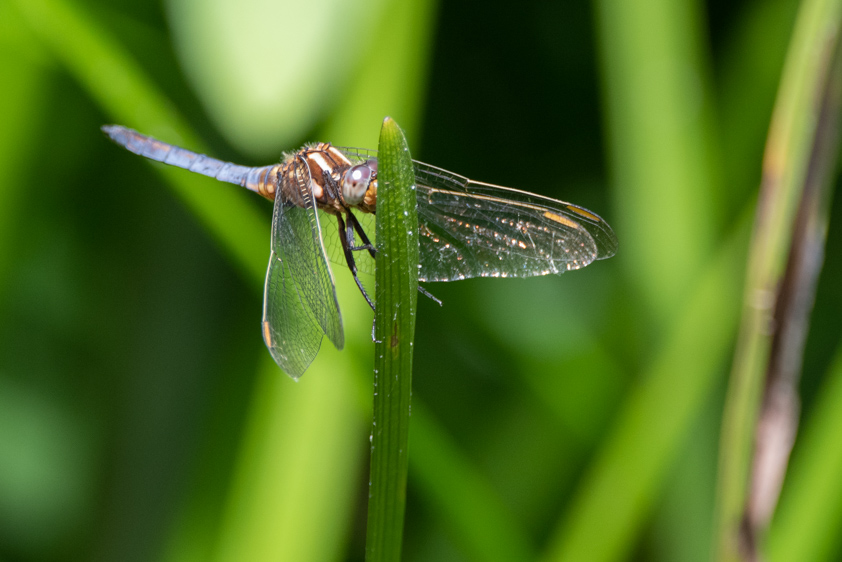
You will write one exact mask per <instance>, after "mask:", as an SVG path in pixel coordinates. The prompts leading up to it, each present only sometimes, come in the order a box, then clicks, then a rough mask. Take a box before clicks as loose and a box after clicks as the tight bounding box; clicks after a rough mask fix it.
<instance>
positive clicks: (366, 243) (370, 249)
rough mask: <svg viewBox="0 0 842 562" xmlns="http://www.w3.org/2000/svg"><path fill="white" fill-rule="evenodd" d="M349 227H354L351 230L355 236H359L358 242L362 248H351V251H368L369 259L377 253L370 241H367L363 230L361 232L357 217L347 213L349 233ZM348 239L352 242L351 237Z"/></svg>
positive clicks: (361, 228)
mask: <svg viewBox="0 0 842 562" xmlns="http://www.w3.org/2000/svg"><path fill="white" fill-rule="evenodd" d="M351 225H353V227H354V228H353V229H354V230H356V231H357V234H359V236H360V240H362V241H363V243H362V246H358V247H354V248H351V249H352V250H368V253H369V254H371V257H374V255H375V254H376V253H377V252H376V251H375V249H374V245H373V244H372V243H371V240H369V238H368V236H367V235H366V233H365V230H363V227H362V225H361V224H360V221H358V220H357V217H355V216H354V213H351V212H349V213H348V227H349V231H350V230H351V229H350V227H351ZM352 234H353V232H352ZM349 238H350V239H351V240H353V236H349Z"/></svg>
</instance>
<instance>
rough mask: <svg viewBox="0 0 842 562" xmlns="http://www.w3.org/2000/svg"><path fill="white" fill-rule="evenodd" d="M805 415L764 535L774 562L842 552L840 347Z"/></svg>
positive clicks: (814, 558)
mask: <svg viewBox="0 0 842 562" xmlns="http://www.w3.org/2000/svg"><path fill="white" fill-rule="evenodd" d="M807 415H808V417H807V420H806V423H805V424H804V427H803V429H802V430H801V432H800V434H801V435H800V436H799V438H798V439H799V445H798V450H797V452H796V453H795V456H794V457H793V459H792V462H791V463H790V468H789V471H788V472H789V474H788V475H787V484H786V488H784V492H783V494H782V496H781V501H780V505H779V507H778V510H777V515H776V517H775V519H774V522H773V524H772V528H771V529H770V531H769V545H768V549H767V550H768V555H769V560H772V561H773V562H785V561H788V560H812V561H814V562H820V561H823V560H835V559H836V558H835V554H836V553H838V552H839V548H840V546H842V538H840V536H839V532H838V531H839V527H840V524H842V447H840V445H839V444H840V443H842V347H838V348H837V350H836V358H835V359H834V360H833V364H832V365H831V367H830V370H829V371H828V373H827V376H826V378H825V382H824V385H823V386H822V388H821V390H820V392H819V399H818V402H817V403H816V404H815V405H814V406H813V408H812V411H811V412H809V413H808V414H807Z"/></svg>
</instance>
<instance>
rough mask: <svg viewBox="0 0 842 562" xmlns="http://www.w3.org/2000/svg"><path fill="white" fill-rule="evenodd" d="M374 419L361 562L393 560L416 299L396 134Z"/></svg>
mask: <svg viewBox="0 0 842 562" xmlns="http://www.w3.org/2000/svg"><path fill="white" fill-rule="evenodd" d="M378 166H379V170H378V177H379V189H378V201H377V245H378V247H377V260H376V272H375V278H376V280H377V310H376V311H375V327H376V330H375V336H376V339H377V341H376V343H375V345H374V350H375V359H374V365H375V370H374V419H373V422H372V425H373V427H372V441H371V480H370V488H369V503H368V528H367V534H366V561H367V562H381V561H383V562H387V561H388V562H393V561H395V560H400V552H401V541H402V538H403V520H404V511H405V508H406V477H407V467H408V463H409V449H408V444H409V415H410V394H411V390H412V345H413V339H414V337H415V307H416V303H417V300H418V297H417V295H418V226H417V225H418V218H417V214H416V210H415V205H416V202H415V173H414V170H413V166H412V159H411V156H410V154H409V149H408V148H407V145H406V139H405V138H404V136H403V132H402V131H401V130H400V128H399V127H398V125H397V123H395V122H394V121H393V120H392V119H390V118H386V120H385V121H384V122H383V129H382V131H381V133H380V147H379V163H378Z"/></svg>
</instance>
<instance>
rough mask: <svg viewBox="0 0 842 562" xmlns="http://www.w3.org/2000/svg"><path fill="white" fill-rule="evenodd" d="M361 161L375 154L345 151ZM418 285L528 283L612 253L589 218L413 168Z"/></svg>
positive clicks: (601, 224) (603, 230) (609, 240)
mask: <svg viewBox="0 0 842 562" xmlns="http://www.w3.org/2000/svg"><path fill="white" fill-rule="evenodd" d="M343 150H344V151H345V152H346V154H348V155H349V157H351V158H358V159H360V160H364V159H367V158H372V157H375V156H376V153H374V152H373V151H363V150H360V149H343ZM415 178H416V183H417V193H418V222H419V245H420V267H419V280H420V281H455V280H459V279H467V278H470V277H530V276H534V275H547V274H551V273H563V272H564V271H569V270H571V269H579V268H582V267H585V266H586V265H588V264H589V263H591V262H592V261H594V260H596V259H604V258H609V257H611V256H613V255H614V253H615V252H616V251H617V237H616V236H615V235H614V232H613V231H612V230H611V227H610V226H608V224H607V223H606V222H605V221H604V220H603V219H602V218H600V217H599V216H598V215H596V214H595V213H592V212H590V211H588V210H587V209H584V208H582V207H579V206H577V205H573V204H571V203H566V202H564V201H558V200H555V199H550V198H548V197H543V196H540V195H535V194H532V193H527V192H525V191H519V190H517V189H510V188H507V187H501V186H496V185H491V184H486V183H482V182H475V181H472V180H469V179H468V178H466V177H464V176H460V175H458V174H454V173H452V172H448V171H447V170H443V169H441V168H436V167H435V166H430V165H429V164H424V163H423V162H418V161H415Z"/></svg>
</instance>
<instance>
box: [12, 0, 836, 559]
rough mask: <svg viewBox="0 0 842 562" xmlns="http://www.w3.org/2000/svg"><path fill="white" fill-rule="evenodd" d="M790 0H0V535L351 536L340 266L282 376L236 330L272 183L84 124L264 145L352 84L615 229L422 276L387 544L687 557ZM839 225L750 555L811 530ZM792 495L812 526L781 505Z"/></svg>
mask: <svg viewBox="0 0 842 562" xmlns="http://www.w3.org/2000/svg"><path fill="white" fill-rule="evenodd" d="M797 10H798V2H796V1H795V0H741V1H737V2H726V1H723V0H712V1H710V2H708V3H701V2H693V1H692V0H684V1H679V2H675V1H672V0H650V1H648V2H641V3H630V2H629V3H615V2H608V1H604V0H594V1H593V2H584V1H578V0H577V1H572V2H541V1H524V2H519V3H517V4H516V5H512V4H511V3H507V2H498V3H484V4H482V5H481V6H479V5H476V4H475V3H470V2H459V1H451V2H440V3H439V2H435V1H434V0H410V1H401V0H369V1H364V0H360V1H357V2H353V1H342V0H318V1H314V2H308V3H301V2H291V1H281V0H277V1H268V0H241V1H240V2H236V3H235V2H230V1H228V0H210V1H207V0H206V1H202V2H200V1H199V0H164V1H163V2H157V1H156V2H151V1H140V2H139V1H128V0H109V1H104V0H0V61H1V62H0V76H1V77H2V84H3V87H2V88H0V122H2V124H3V126H2V127H0V338H2V339H0V341H2V345H0V560H3V561H7V560H8V561H26V562H29V561H32V562H35V561H39V562H40V561H64V560H121V561H127V562H131V561H153V560H154V561H161V562H181V561H189V562H199V561H227V560H249V561H261V560H284V561H286V560H296V561H298V560H308V561H309V560H314V561H315V560H342V561H346V560H347V561H354V560H362V558H363V551H364V537H365V529H364V525H365V510H366V498H367V483H368V479H367V461H368V434H369V423H370V415H371V412H370V411H371V396H370V393H371V386H370V385H371V374H370V373H371V368H372V349H373V346H372V344H371V341H370V326H371V324H370V322H371V313H370V311H369V310H368V309H367V306H366V305H365V303H364V301H363V300H362V299H361V298H360V296H359V294H358V293H356V288H355V287H354V285H353V281H351V279H350V276H349V275H347V274H345V273H343V271H341V270H337V272H336V277H337V284H338V290H339V292H340V303H341V304H342V307H343V314H344V318H345V323H346V340H347V349H346V350H345V351H343V352H337V351H336V350H335V349H333V348H332V347H331V345H330V344H329V343H325V344H324V345H323V349H322V352H321V353H320V355H319V357H318V358H317V360H316V361H315V363H314V364H313V366H312V367H311V369H310V370H309V371H308V372H307V374H306V376H305V377H303V378H302V380H301V381H300V382H299V383H297V384H296V383H294V382H293V381H292V380H291V379H289V378H288V377H286V376H285V375H283V374H282V373H281V372H280V371H279V370H278V369H277V368H276V367H275V365H274V364H273V363H272V361H271V359H270V358H269V355H268V353H267V352H266V350H265V349H264V347H263V344H262V341H261V338H260V334H259V318H260V311H261V293H262V285H261V283H262V275H263V271H264V268H265V262H266V259H267V256H268V249H269V222H270V211H271V209H270V205H268V204H267V203H266V202H265V201H262V200H258V199H259V198H257V197H254V196H252V195H251V194H247V193H240V192H239V191H237V190H236V189H234V188H233V187H231V186H226V185H217V184H215V183H214V182H213V181H212V180H208V179H204V178H194V177H191V174H189V173H187V172H183V171H179V170H171V169H166V168H164V167H162V166H158V165H150V164H149V163H148V162H145V161H144V160H143V159H141V158H139V157H136V156H134V155H132V154H129V153H127V152H125V151H123V150H120V149H118V148H117V147H115V146H114V145H112V144H111V143H109V142H107V141H106V139H105V138H104V137H103V136H102V134H101V133H100V132H99V126H100V125H101V124H103V123H111V122H117V123H120V124H124V125H127V126H130V127H133V128H136V129H138V130H141V131H143V132H145V133H148V134H153V135H156V136H158V137H160V138H162V139H163V140H166V141H169V142H175V143H179V144H182V145H184V146H187V147H189V148H192V149H196V150H201V151H206V152H208V153H210V154H212V155H215V156H217V157H221V158H225V159H230V160H234V161H237V162H239V163H244V164H265V163H268V162H271V161H273V160H276V159H278V158H279V157H280V154H281V153H282V152H283V151H288V150H294V149H296V148H297V147H298V146H300V145H301V144H303V143H304V142H307V141H315V140H326V141H330V142H333V143H335V144H339V145H352V146H354V145H355V146H368V147H375V146H376V142H377V135H378V133H379V126H380V122H381V120H382V118H383V117H384V116H385V115H391V116H392V117H394V118H395V119H396V120H397V121H398V123H400V124H401V126H402V127H403V128H404V130H406V132H407V134H408V137H409V141H410V146H411V150H412V152H413V156H414V157H416V158H418V159H420V160H423V161H427V162H430V163H432V164H435V165H438V166H442V167H444V168H448V169H451V170H454V171H456V172H459V173H462V174H465V175H468V176H469V177H472V178H476V179H479V180H485V181H490V182H494V183H498V184H501V185H507V186H512V187H515V188H521V189H526V190H529V191H534V192H537V193H540V194H543V195H547V196H550V197H556V198H561V199H564V200H568V201H571V202H575V203H577V204H580V205H583V206H585V207H587V208H589V209H592V210H594V211H595V212H597V213H599V214H601V215H602V216H603V217H604V218H606V220H608V222H609V223H611V224H612V225H613V226H614V228H615V230H616V232H617V235H618V237H619V240H620V251H619V253H618V255H617V256H616V257H615V258H612V259H611V260H609V261H606V262H598V263H596V264H593V265H592V266H590V267H588V268H587V269H585V270H583V271H579V272H575V273H572V274H568V275H563V276H553V277H546V278H540V279H527V280H514V279H509V280H490V279H479V280H470V281H464V282H459V283H446V284H429V285H428V286H427V288H428V290H430V291H431V292H432V293H433V294H435V295H436V296H437V297H438V298H440V299H441V300H442V301H443V302H444V306H443V307H441V308H439V307H438V306H436V305H435V304H434V303H432V302H430V301H429V300H427V299H421V302H420V309H419V315H418V320H417V340H416V355H415V361H416V368H415V376H414V384H415V388H414V394H413V410H412V413H413V427H412V430H411V431H412V434H411V454H410V480H409V489H408V505H407V522H406V532H405V546H404V559H405V560H407V561H416V560H417V561H421V560H425V561H426V560H436V561H462V560H477V561H485V560H489V561H491V560H500V561H503V560H542V561H555V560H571V561H575V560H606V561H607V560H665V561H688V562H689V561H702V560H708V559H709V558H710V553H711V541H712V534H713V509H714V506H713V497H714V488H715V478H716V465H717V440H718V437H719V424H720V417H721V410H722V404H723V397H724V392H725V383H726V376H727V373H728V369H729V366H730V361H731V354H732V351H733V345H734V337H735V334H736V327H737V322H738V317H739V310H740V295H741V290H742V286H743V270H744V264H745V252H746V248H747V244H748V233H749V230H750V222H751V217H752V211H753V206H754V202H755V198H756V193H757V188H758V185H759V182H760V171H761V168H760V163H761V157H762V152H763V146H764V142H765V137H766V134H767V130H768V126H769V121H770V117H771V111H772V106H773V103H774V100H775V95H776V91H777V88H778V84H779V80H780V75H781V69H782V66H783V61H784V56H785V54H786V49H787V45H788V41H789V38H790V35H791V32H792V28H793V24H794V21H795V15H796V12H797ZM840 204H842V202H840V201H839V199H838V198H837V202H836V203H835V205H836V206H837V207H838V206H839V205H840ZM838 210H839V209H835V211H838ZM834 215H838V212H837V213H834ZM840 243H842V230H840V228H839V225H838V224H837V223H836V222H834V221H831V225H830V231H829V235H828V249H827V257H826V263H825V268H824V272H823V275H822V280H821V282H820V284H819V292H818V296H817V304H816V312H815V314H814V318H813V322H812V326H811V330H810V336H809V340H808V343H807V352H806V357H805V366H804V378H803V384H802V390H803V399H804V403H803V410H802V418H803V421H804V425H803V427H804V431H805V432H808V435H806V437H805V440H804V443H806V444H808V445H811V448H810V449H806V448H805V452H804V453H802V451H801V448H800V442H799V444H796V449H795V452H794V463H795V464H794V468H793V472H792V473H791V474H790V477H791V479H792V481H793V482H795V483H798V482H801V485H798V484H793V485H790V482H789V481H788V482H787V484H786V485H785V488H784V500H783V501H784V503H783V504H782V507H781V516H782V517H781V520H782V523H781V524H780V525H777V526H773V529H772V533H771V536H770V540H771V543H770V544H772V545H773V546H774V549H773V551H772V552H771V556H772V558H773V559H778V560H796V559H797V560H808V559H810V560H838V559H842V550H840V544H839V543H840V538H842V535H840V534H839V533H838V528H839V527H838V524H837V525H834V523H838V522H839V520H840V516H842V485H841V484H840V480H842V474H840V468H839V466H837V465H838V464H839V463H838V462H834V461H835V459H836V456H838V454H839V453H838V451H839V450H840V449H842V445H840V443H842V439H839V438H838V433H839V431H840V430H839V427H840V426H839V422H837V421H836V418H835V417H833V416H832V415H831V414H832V412H836V411H840V406H842V397H840V396H838V395H839V394H840V391H839V390H837V387H839V382H836V385H835V386H834V385H833V383H834V381H836V380H838V378H839V376H840V371H842V367H840V366H839V365H842V363H840V362H838V361H837V362H836V363H835V364H836V367H833V365H834V362H833V361H834V355H835V353H836V349H837V345H838V341H839V336H840V320H839V319H840V318H842V298H840V293H839V291H838V287H837V286H836V285H835V282H836V281H835V280H838V279H839V275H840V269H842V259H840V256H842V253H840V252H839V245H840ZM832 367H833V368H832ZM828 373H830V374H834V373H835V374H836V379H833V378H832V377H831V375H830V374H828ZM823 385H827V388H828V392H823V388H824V386H823ZM809 432H814V433H815V434H816V436H813V437H811V435H810V434H809ZM834 437H836V438H835V439H834ZM817 443H818V444H819V446H817V445H816V444H817ZM805 447H806V445H805ZM808 453H809V454H808ZM801 475H820V476H821V478H822V480H821V488H820V489H818V491H817V489H816V488H815V487H813V488H811V487H810V486H809V485H804V484H803V482H805V481H815V478H812V477H810V478H807V477H805V476H802V477H801V480H800V481H799V477H800V476H801ZM805 478H806V480H805ZM818 497H820V499H821V500H822V502H823V504H822V505H821V511H819V508H818V507H817V508H815V509H814V510H813V511H814V512H816V513H820V514H821V517H822V522H823V523H824V525H823V526H812V527H811V528H812V529H813V532H812V534H809V535H804V534H803V533H801V532H800V531H798V529H797V525H787V524H786V521H788V519H787V513H788V512H787V509H789V508H790V506H798V505H802V506H803V505H805V504H804V502H805V501H806V502H807V505H809V502H810V501H811V500H812V499H813V498H818ZM792 509H795V508H792ZM807 510H808V511H807V512H808V513H809V512H810V508H807ZM790 513H795V512H792V511H791V512H790ZM795 519H796V520H800V521H805V519H804V518H803V517H796V518H795ZM789 520H792V517H791V516H790V517H789ZM816 530H818V531H816ZM796 536H797V537H800V540H801V542H800V543H798V542H797V541H796V542H793V537H796ZM805 536H806V537H807V538H806V539H805V538H804V537H805ZM805 543H806V544H805ZM778 552H787V553H788V554H787V556H786V557H780V556H779V555H778V554H777V553H778ZM806 553H809V556H808V555H807V554H806Z"/></svg>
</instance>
